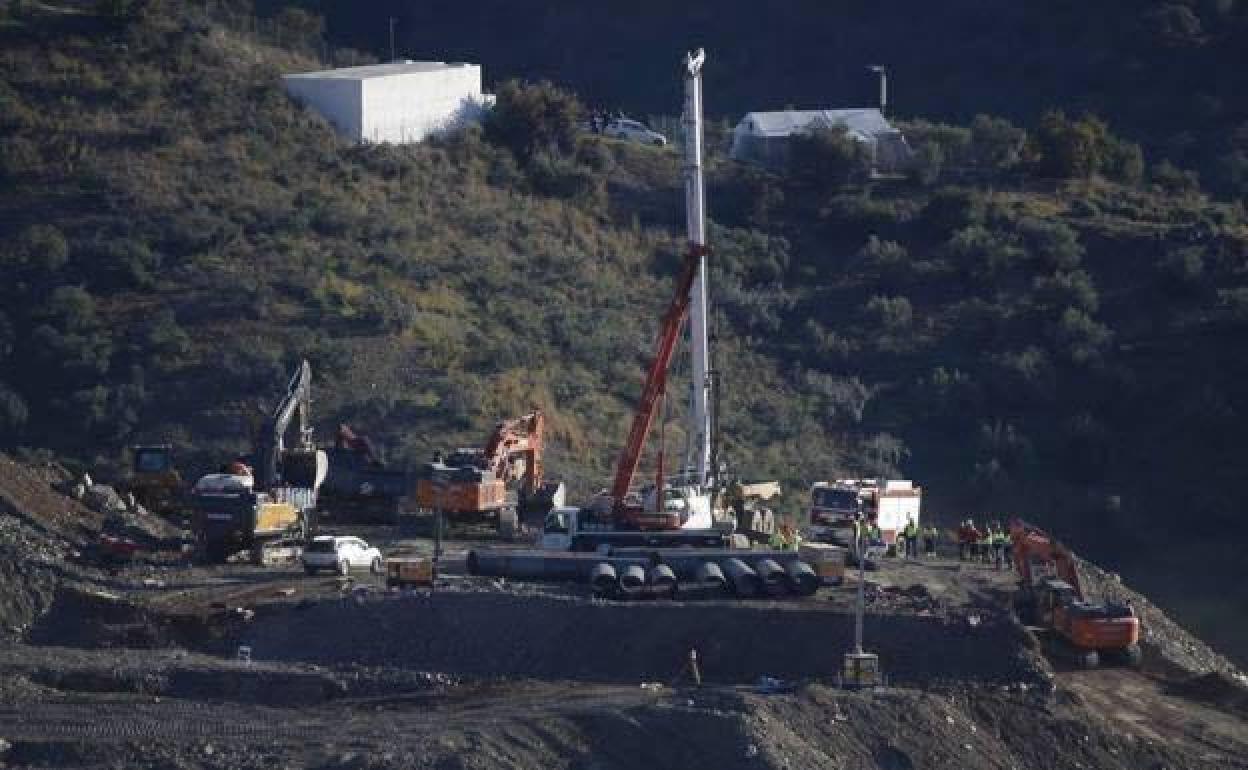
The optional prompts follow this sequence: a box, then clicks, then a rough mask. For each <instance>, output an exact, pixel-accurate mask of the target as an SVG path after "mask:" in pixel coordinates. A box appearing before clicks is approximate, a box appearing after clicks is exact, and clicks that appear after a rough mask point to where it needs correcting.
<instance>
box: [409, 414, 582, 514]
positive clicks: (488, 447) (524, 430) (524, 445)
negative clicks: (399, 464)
mask: <svg viewBox="0 0 1248 770" xmlns="http://www.w3.org/2000/svg"><path fill="white" fill-rule="evenodd" d="M545 424H546V421H545V417H544V416H543V415H542V412H541V410H534V411H533V412H531V413H530V414H526V415H524V416H523V417H518V418H516V419H514V420H505V421H503V422H500V423H499V424H498V425H497V426H495V428H494V432H493V433H491V434H490V437H489V439H488V440H487V441H486V443H485V447H484V448H483V449H458V450H456V451H455V452H453V453H452V454H451V456H450V457H449V458H447V460H446V461H445V462H442V461H441V460H440V459H435V460H434V462H432V463H427V464H426V465H425V466H424V467H423V468H421V471H420V473H419V474H418V476H417V479H416V506H417V507H418V508H420V509H422V510H426V511H437V510H440V511H442V512H444V513H445V514H447V515H450V516H460V517H465V516H474V515H475V516H482V517H486V516H496V517H497V518H498V528H499V532H500V533H502V534H504V535H509V534H512V533H514V531H515V529H516V526H517V523H518V521H517V516H516V511H517V503H518V506H519V508H520V509H521V510H527V509H530V508H534V507H539V506H540V505H541V502H542V498H543V494H544V493H548V494H554V492H553V487H552V485H549V484H544V483H543V479H542V474H543V468H542V432H543V430H544V428H545ZM517 480H518V481H519V482H520V487H519V490H518V492H519V494H518V501H516V502H513V501H512V500H511V499H510V498H509V496H508V494H507V487H508V485H509V484H510V483H512V482H515V481H517ZM555 486H561V485H555ZM543 513H544V512H543Z"/></svg>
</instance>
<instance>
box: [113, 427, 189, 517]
mask: <svg viewBox="0 0 1248 770" xmlns="http://www.w3.org/2000/svg"><path fill="white" fill-rule="evenodd" d="M130 452H131V455H132V457H133V459H132V463H131V468H130V476H129V478H128V479H126V481H125V483H124V484H123V485H122V489H123V490H124V491H125V492H129V493H130V494H132V495H134V499H135V500H136V501H138V502H139V504H141V505H142V506H143V507H144V508H147V509H148V510H149V511H153V512H155V513H160V514H170V513H173V512H174V511H175V510H176V509H177V507H178V498H179V496H180V495H181V494H182V475H181V474H180V473H178V471H177V469H176V468H174V467H173V447H172V446H170V445H169V444H150V445H144V446H134V447H131V448H130Z"/></svg>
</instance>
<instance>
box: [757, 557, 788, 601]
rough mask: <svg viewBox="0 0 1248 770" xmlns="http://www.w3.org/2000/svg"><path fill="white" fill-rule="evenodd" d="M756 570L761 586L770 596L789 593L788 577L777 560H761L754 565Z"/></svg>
mask: <svg viewBox="0 0 1248 770" xmlns="http://www.w3.org/2000/svg"><path fill="white" fill-rule="evenodd" d="M754 570H755V571H756V572H757V573H758V582H759V585H760V586H761V587H762V589H763V592H764V593H766V594H767V595H768V596H779V595H780V594H783V593H788V590H789V585H788V575H786V574H785V573H784V567H781V566H780V565H779V564H778V563H776V560H775V559H759V560H758V561H757V562H755V563H754Z"/></svg>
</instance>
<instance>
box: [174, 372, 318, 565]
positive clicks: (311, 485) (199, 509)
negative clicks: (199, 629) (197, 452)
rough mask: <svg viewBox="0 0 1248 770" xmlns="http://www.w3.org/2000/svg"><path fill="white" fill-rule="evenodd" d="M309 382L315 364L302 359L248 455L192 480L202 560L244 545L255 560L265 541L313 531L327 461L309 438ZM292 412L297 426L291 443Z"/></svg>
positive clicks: (219, 559)
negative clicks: (317, 501)
mask: <svg viewBox="0 0 1248 770" xmlns="http://www.w3.org/2000/svg"><path fill="white" fill-rule="evenodd" d="M311 389H312V367H311V366H310V365H309V364H308V362H307V361H303V362H302V363H301V364H300V365H299V367H298V368H297V369H296V370H295V373H294V376H292V377H291V379H290V383H289V384H288V385H287V387H286V393H285V395H284V396H283V397H282V400H281V401H280V402H279V404H278V406H277V408H276V409H275V410H274V411H273V413H272V414H271V415H270V416H269V417H268V418H267V419H266V420H265V422H264V425H263V427H262V428H261V430H260V433H259V435H258V436H257V437H256V441H255V448H254V450H253V452H252V454H251V457H250V458H249V461H250V462H243V461H241V460H240V461H236V462H234V463H231V464H230V465H229V466H227V467H226V468H224V469H222V470H223V472H221V473H210V474H208V475H206V476H204V477H202V478H200V479H199V480H198V481H197V482H195V486H194V487H193V488H192V490H191V496H190V497H191V507H192V510H193V512H194V530H195V536H196V543H197V546H198V550H199V552H200V554H201V555H202V557H203V558H205V559H206V560H207V561H209V562H223V561H225V559H226V558H227V557H228V556H229V555H230V554H231V553H233V552H235V551H238V550H243V549H246V550H249V551H250V553H251V558H252V561H253V562H257V563H259V562H261V561H262V559H263V549H264V546H265V545H266V544H267V543H270V542H272V541H274V540H276V539H278V538H282V537H294V538H297V539H299V540H306V539H307V538H308V537H310V536H311V535H312V533H313V532H314V531H315V527H316V521H315V511H316V498H317V492H318V490H319V489H320V486H321V483H322V482H323V481H324V480H325V476H326V473H327V471H328V465H329V461H328V458H327V457H326V455H325V453H324V452H323V451H320V450H318V449H317V448H316V444H315V443H314V442H313V440H312V427H311V425H310V423H309V411H310V408H311V403H312V396H311ZM296 417H297V418H298V420H297V422H296V427H297V432H296V434H295V435H294V437H293V441H291V442H290V443H289V444H288V443H287V434H288V433H289V432H290V428H291V423H292V421H295V418H296Z"/></svg>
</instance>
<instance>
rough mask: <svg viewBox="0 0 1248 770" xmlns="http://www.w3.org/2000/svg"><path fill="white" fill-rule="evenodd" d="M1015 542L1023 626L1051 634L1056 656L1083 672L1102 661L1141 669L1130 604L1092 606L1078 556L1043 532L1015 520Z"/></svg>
mask: <svg viewBox="0 0 1248 770" xmlns="http://www.w3.org/2000/svg"><path fill="white" fill-rule="evenodd" d="M1010 541H1011V544H1012V545H1013V556H1014V566H1015V568H1016V569H1017V570H1018V574H1019V576H1020V588H1019V592H1018V595H1017V597H1016V599H1015V609H1016V610H1017V612H1018V616H1019V619H1020V620H1022V621H1023V622H1024V623H1027V624H1028V625H1033V626H1038V627H1040V628H1041V629H1042V630H1043V631H1045V632H1047V639H1046V641H1047V642H1048V643H1049V644H1048V645H1047V646H1048V649H1049V651H1050V652H1051V653H1052V654H1055V655H1056V656H1058V657H1063V658H1068V659H1071V660H1073V661H1074V662H1076V663H1077V664H1079V665H1080V666H1082V667H1084V668H1095V667H1097V666H1098V665H1100V663H1101V659H1102V658H1103V657H1108V658H1114V659H1118V660H1120V661H1122V662H1125V663H1127V664H1128V665H1132V666H1136V665H1139V664H1140V661H1141V659H1142V654H1141V651H1140V644H1139V642H1140V620H1139V618H1138V617H1136V615H1135V611H1134V610H1133V609H1132V608H1131V605H1130V604H1124V603H1117V602H1111V601H1104V602H1097V601H1091V600H1089V599H1088V598H1087V597H1086V596H1085V595H1084V592H1083V586H1082V583H1081V582H1080V580H1079V570H1078V568H1077V565H1076V562H1075V555H1074V554H1073V553H1071V551H1070V549H1069V548H1067V547H1066V546H1065V545H1063V544H1061V543H1060V542H1058V541H1057V540H1056V539H1055V538H1054V537H1053V536H1051V535H1049V534H1048V533H1047V532H1045V531H1044V530H1042V529H1040V528H1039V527H1035V526H1032V525H1031V524H1028V523H1026V522H1024V521H1020V520H1015V521H1013V522H1011V523H1010Z"/></svg>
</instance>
